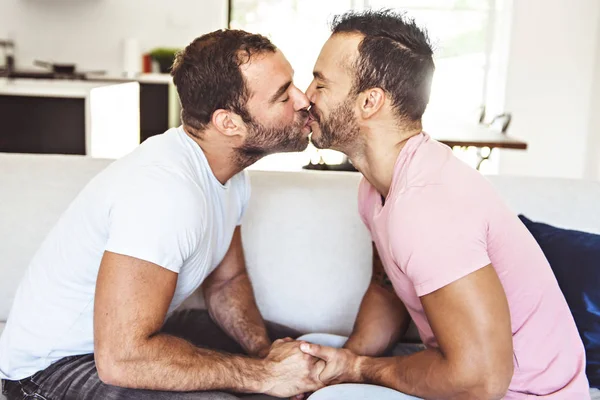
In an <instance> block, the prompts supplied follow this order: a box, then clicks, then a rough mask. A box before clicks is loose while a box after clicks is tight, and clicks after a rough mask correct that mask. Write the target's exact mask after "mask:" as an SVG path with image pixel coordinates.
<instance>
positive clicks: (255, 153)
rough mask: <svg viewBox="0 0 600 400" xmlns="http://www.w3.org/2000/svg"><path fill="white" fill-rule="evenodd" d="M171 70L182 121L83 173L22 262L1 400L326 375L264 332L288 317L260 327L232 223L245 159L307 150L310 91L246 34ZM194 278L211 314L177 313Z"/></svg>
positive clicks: (289, 390)
mask: <svg viewBox="0 0 600 400" xmlns="http://www.w3.org/2000/svg"><path fill="white" fill-rule="evenodd" d="M172 75H173V78H174V82H175V84H176V86H177V89H178V92H179V96H180V99H181V103H182V120H183V125H182V126H181V127H179V128H173V129H170V130H168V131H167V132H165V133H164V134H162V135H158V136H155V137H152V138H150V139H148V140H147V141H146V142H144V143H143V144H142V145H141V146H139V148H138V149H136V150H135V151H133V152H132V153H131V154H129V155H128V156H126V157H124V158H122V159H120V160H118V161H116V162H114V163H113V164H112V165H110V166H109V167H108V168H107V169H106V170H104V171H103V172H101V173H100V174H98V175H97V176H96V177H95V178H94V179H93V180H92V181H90V182H89V184H88V185H87V186H86V187H85V188H84V189H83V191H82V192H81V193H80V194H79V195H78V196H77V198H76V199H75V200H74V201H73V202H72V204H71V205H70V206H69V208H68V209H67V210H66V211H65V213H64V214H63V215H62V217H61V218H60V219H59V221H58V222H57V224H56V225H55V226H54V228H53V229H52V231H51V232H50V233H49V235H48V236H47V238H46V239H45V241H44V242H43V244H42V246H41V248H40V249H39V250H38V252H37V253H36V255H35V256H34V258H33V260H32V261H31V264H30V266H29V268H28V270H27V272H26V273H25V276H24V278H23V281H22V282H21V284H20V286H19V288H18V290H17V294H16V297H15V300H14V304H13V308H12V310H11V313H10V316H9V319H8V323H7V325H6V329H5V330H4V332H3V334H2V337H1V338H0V377H1V378H2V379H3V380H4V382H3V383H4V384H3V389H4V393H5V395H7V397H8V398H9V399H17V398H19V399H20V398H29V397H31V398H34V397H35V398H45V399H123V398H127V399H128V398H135V399H138V398H139V399H163V398H169V399H192V398H193V399H234V398H237V397H236V396H235V395H233V394H231V393H266V394H270V395H274V396H278V397H285V396H291V395H295V394H297V393H300V392H307V391H311V390H315V389H318V388H319V387H321V386H322V384H321V382H320V381H319V379H318V375H319V373H320V371H321V370H322V369H323V367H324V363H323V362H322V361H317V359H315V358H312V357H310V356H306V355H305V354H303V353H302V352H301V351H300V350H299V343H297V342H294V341H291V340H287V339H280V340H276V341H275V342H274V343H273V342H272V341H271V340H272V339H274V338H275V337H283V336H286V335H285V332H283V331H284V330H285V329H283V327H273V329H271V330H269V329H268V327H267V325H268V324H265V322H264V321H263V319H262V317H261V315H260V312H259V311H258V309H257V306H256V302H255V299H254V295H253V292H252V287H251V285H250V281H249V279H248V275H247V272H246V267H245V263H244V254H243V250H242V244H241V235H240V223H241V219H242V216H243V214H244V210H245V208H246V206H247V204H248V198H249V195H250V187H249V183H248V178H247V176H246V175H245V174H244V173H243V172H242V171H243V170H244V168H245V167H247V166H249V165H250V164H252V163H254V162H255V161H256V160H258V159H260V158H261V157H263V156H264V155H266V154H270V153H274V152H281V151H299V150H303V149H304V148H305V147H306V146H307V144H308V134H309V132H310V129H309V127H308V126H307V120H308V119H307V115H308V113H307V107H308V106H309V103H308V100H307V98H306V96H305V95H304V94H303V93H302V92H301V91H300V90H298V88H296V86H294V84H293V80H292V78H293V70H292V68H291V66H290V64H289V63H288V61H287V60H286V59H285V57H284V56H283V54H282V53H281V52H280V51H279V50H277V48H276V47H275V46H274V45H273V44H272V43H271V42H270V41H269V40H268V39H267V38H265V37H263V36H260V35H253V34H249V33H246V32H243V31H235V30H220V31H216V32H212V33H209V34H207V35H204V36H202V37H199V38H197V39H196V40H194V41H193V42H192V43H191V44H190V45H189V46H187V47H186V48H185V50H184V51H183V52H182V53H181V54H179V55H178V56H177V59H176V61H175V63H174V66H173V71H172ZM201 284H202V285H203V292H204V297H205V300H206V304H207V309H208V313H209V314H210V317H209V316H208V314H207V313H206V312H204V313H203V312H201V311H186V312H181V313H173V314H172V312H173V311H174V310H175V309H176V308H177V307H178V306H179V305H180V304H181V303H182V302H183V300H184V299H185V298H186V297H188V296H189V295H190V294H191V293H193V292H194V291H195V290H196V289H197V288H198V287H199V286H200V285H201ZM213 321H214V322H213ZM215 323H216V324H215ZM289 335H291V333H290V334H289ZM242 354H243V355H242Z"/></svg>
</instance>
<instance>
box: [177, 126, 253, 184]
mask: <svg viewBox="0 0 600 400" xmlns="http://www.w3.org/2000/svg"><path fill="white" fill-rule="evenodd" d="M184 130H185V133H186V134H187V135H188V136H189V137H190V138H191V139H192V140H193V141H194V142H196V144H197V145H198V146H199V147H200V148H201V149H202V152H203V153H204V156H205V157H206V161H208V165H209V167H210V169H211V171H212V173H213V175H214V176H215V178H217V180H218V181H219V182H221V184H223V185H224V184H225V183H227V181H228V180H230V179H231V178H232V177H233V176H235V175H236V174H238V173H239V172H240V171H242V170H243V169H244V168H246V167H247V166H249V165H251V164H252V163H249V164H248V165H245V163H244V165H241V164H240V163H239V162H238V159H237V153H236V151H235V149H234V148H233V147H231V146H230V145H227V144H225V143H222V142H220V141H218V140H207V139H208V138H209V137H211V136H212V134H213V133H212V132H208V131H204V132H202V133H199V134H198V136H195V135H193V134H192V133H191V129H189V128H188V127H185V126H184Z"/></svg>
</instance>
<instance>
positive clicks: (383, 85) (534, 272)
mask: <svg viewBox="0 0 600 400" xmlns="http://www.w3.org/2000/svg"><path fill="white" fill-rule="evenodd" d="M433 71H434V64H433V60H432V50H431V47H430V45H429V43H428V39H427V36H426V34H425V33H424V32H423V31H422V30H421V29H419V28H418V27H417V26H416V25H415V24H414V23H413V22H412V21H410V20H407V19H406V18H405V17H403V16H401V15H398V14H395V13H393V12H390V11H382V12H379V11H367V12H363V13H351V14H345V15H342V16H339V17H336V19H334V23H333V34H332V36H331V37H330V39H329V40H328V41H327V43H325V45H324V47H323V49H322V51H321V54H320V56H319V58H318V60H317V63H316V65H315V69H314V77H315V79H314V80H313V82H312V84H311V86H310V87H309V89H308V92H307V95H308V97H309V99H310V100H311V103H312V104H313V105H312V108H311V114H312V119H313V120H314V121H313V122H312V123H311V127H312V129H313V137H312V139H313V142H314V143H315V145H316V146H317V147H321V148H333V149H336V150H340V151H343V152H344V153H346V154H347V155H348V156H349V158H350V160H351V161H352V163H353V164H354V166H355V167H356V168H357V169H358V170H359V171H360V172H362V173H363V175H364V176H365V179H363V181H362V183H361V185H360V189H359V208H360V210H359V211H360V215H361V217H362V219H363V221H364V223H365V224H366V225H367V227H368V229H369V230H370V232H371V235H372V239H373V242H374V244H375V247H376V250H377V252H378V254H379V257H380V259H381V262H382V265H383V268H384V269H385V273H386V274H387V277H388V278H389V280H390V281H391V284H392V285H393V289H392V292H390V291H386V289H385V287H384V285H383V284H381V276H382V275H381V274H374V279H373V282H372V283H371V285H370V286H369V289H368V290H367V292H366V294H365V296H364V299H363V302H362V304H361V308H360V311H359V315H358V318H357V321H356V324H355V328H354V331H353V333H352V335H351V336H350V338H349V340H348V341H347V342H346V344H345V345H344V349H339V350H338V349H333V348H329V347H325V346H319V345H314V344H311V345H303V346H301V347H302V348H303V351H305V352H307V353H309V354H311V355H314V356H317V357H320V358H322V359H324V360H325V361H326V362H327V366H326V368H325V370H324V371H323V373H322V374H321V377H320V378H321V380H322V381H324V383H326V384H335V383H344V382H350V383H371V384H375V385H380V386H386V387H389V388H392V389H395V390H397V391H399V392H402V393H406V394H409V395H413V396H417V397H420V398H436V399H498V398H505V399H524V398H543V399H556V400H558V399H561V400H563V399H565V400H570V399H573V400H580V399H589V388H588V383H587V378H586V376H585V372H584V371H585V352H584V348H583V345H582V342H581V339H580V337H579V335H578V332H577V329H576V326H575V322H574V320H573V317H572V315H571V313H570V311H569V308H568V305H567V303H566V301H565V299H564V296H563V295H562V293H561V291H560V289H559V287H558V284H557V282H556V279H555V277H554V275H553V273H552V270H551V268H550V265H549V264H548V261H547V260H546V258H545V257H544V254H543V253H542V251H541V249H540V247H539V246H538V245H537V243H536V242H535V240H534V238H533V237H532V236H531V235H530V234H529V232H528V231H527V229H526V228H525V226H524V225H523V224H522V223H521V222H520V221H519V219H518V218H517V216H516V215H515V214H514V213H513V212H511V211H510V210H509V209H508V208H507V206H506V205H505V204H504V203H503V202H502V200H501V199H500V197H499V196H498V195H497V194H496V193H495V191H494V189H493V188H492V187H491V185H490V184H489V183H488V182H487V181H486V179H484V178H483V177H482V176H481V175H480V174H479V173H478V172H477V171H476V170H474V169H472V168H471V167H469V166H467V165H465V164H463V163H462V162H461V161H459V160H458V159H457V158H455V157H454V155H453V153H452V151H451V149H450V148H448V147H447V146H445V145H442V144H440V143H439V142H437V141H435V140H433V139H432V138H431V137H430V136H429V135H428V134H427V133H425V132H423V129H422V125H421V117H422V114H423V112H424V110H425V108H426V106H427V102H428V99H429V89H430V82H431V78H432V75H433ZM409 318H412V320H413V321H414V323H415V325H416V327H417V328H418V331H419V334H420V336H421V339H422V341H423V343H424V344H425V345H426V348H425V349H424V350H422V351H419V352H416V353H414V354H411V355H409V356H396V357H386V358H381V357H377V356H380V355H381V354H383V353H384V352H385V351H386V350H387V349H389V348H390V347H391V346H393V344H394V343H395V342H396V341H397V340H398V339H399V337H400V335H401V334H402V331H403V330H404V327H405V326H406V325H407V321H409Z"/></svg>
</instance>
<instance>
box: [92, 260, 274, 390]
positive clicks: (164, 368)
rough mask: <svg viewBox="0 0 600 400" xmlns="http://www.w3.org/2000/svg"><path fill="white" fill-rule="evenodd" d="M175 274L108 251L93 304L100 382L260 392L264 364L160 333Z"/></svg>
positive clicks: (162, 388)
mask: <svg viewBox="0 0 600 400" xmlns="http://www.w3.org/2000/svg"><path fill="white" fill-rule="evenodd" d="M176 284H177V274H176V273H174V272H172V271H169V270H167V269H165V268H162V267H160V266H158V265H156V264H153V263H150V262H147V261H143V260H139V259H137V258H133V257H129V256H124V255H120V254H116V253H111V252H105V254H104V257H103V258H102V262H101V265H100V271H99V274H98V280H97V284H96V296H95V303H94V350H95V357H96V366H97V368H98V374H99V376H100V379H101V380H102V381H103V382H105V383H107V384H111V385H115V386H121V387H130V388H140V389H141V388H143V389H152V390H174V391H193V390H214V389H226V390H232V391H237V392H258V391H260V390H261V388H262V385H261V380H263V379H265V373H266V371H265V365H264V363H261V362H260V361H261V360H254V359H250V358H245V357H241V356H233V355H225V354H220V353H218V352H216V351H211V350H206V349H200V348H197V347H195V346H193V345H192V344H190V343H188V342H187V341H185V340H183V339H180V338H177V337H174V336H170V335H166V334H162V333H160V332H159V330H160V328H161V326H162V324H163V322H164V319H165V316H166V313H167V310H168V307H169V304H170V302H171V299H172V297H173V293H174V291H175V287H176Z"/></svg>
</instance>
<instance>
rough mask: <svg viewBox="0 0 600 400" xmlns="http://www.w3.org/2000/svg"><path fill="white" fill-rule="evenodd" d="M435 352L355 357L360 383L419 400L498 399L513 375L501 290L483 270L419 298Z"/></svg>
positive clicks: (505, 305)
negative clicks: (363, 382)
mask: <svg viewBox="0 0 600 400" xmlns="http://www.w3.org/2000/svg"><path fill="white" fill-rule="evenodd" d="M421 302H422V304H423V308H424V310H425V313H426V315H427V318H428V320H429V323H430V324H431V328H432V330H433V333H434V335H435V337H436V339H437V341H438V344H439V349H433V348H432V349H428V350H425V351H422V352H419V353H416V354H413V355H410V356H406V357H391V358H379V359H377V358H369V357H362V358H358V361H357V364H358V370H359V376H360V378H359V380H361V381H365V382H369V383H374V384H377V385H383V386H387V387H391V388H394V389H396V390H399V391H401V392H403V393H407V394H411V395H415V396H418V397H423V398H443V399H500V398H502V397H503V396H504V395H505V393H506V390H507V389H508V385H509V384H510V381H511V379H512V374H513V358H512V357H513V348H512V332H511V321H510V314H509V309H508V303H507V300H506V295H505V293H504V289H503V288H502V285H501V283H500V280H499V279H498V276H497V275H496V271H495V270H494V268H493V267H492V266H491V265H488V266H486V267H484V268H482V269H480V270H478V271H476V272H474V273H472V274H470V275H467V276H466V277H464V278H462V279H459V280H458V281H456V282H454V283H451V284H450V285H448V286H445V287H443V288H441V289H439V290H437V291H435V292H433V293H431V294H428V295H426V296H423V297H421Z"/></svg>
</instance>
